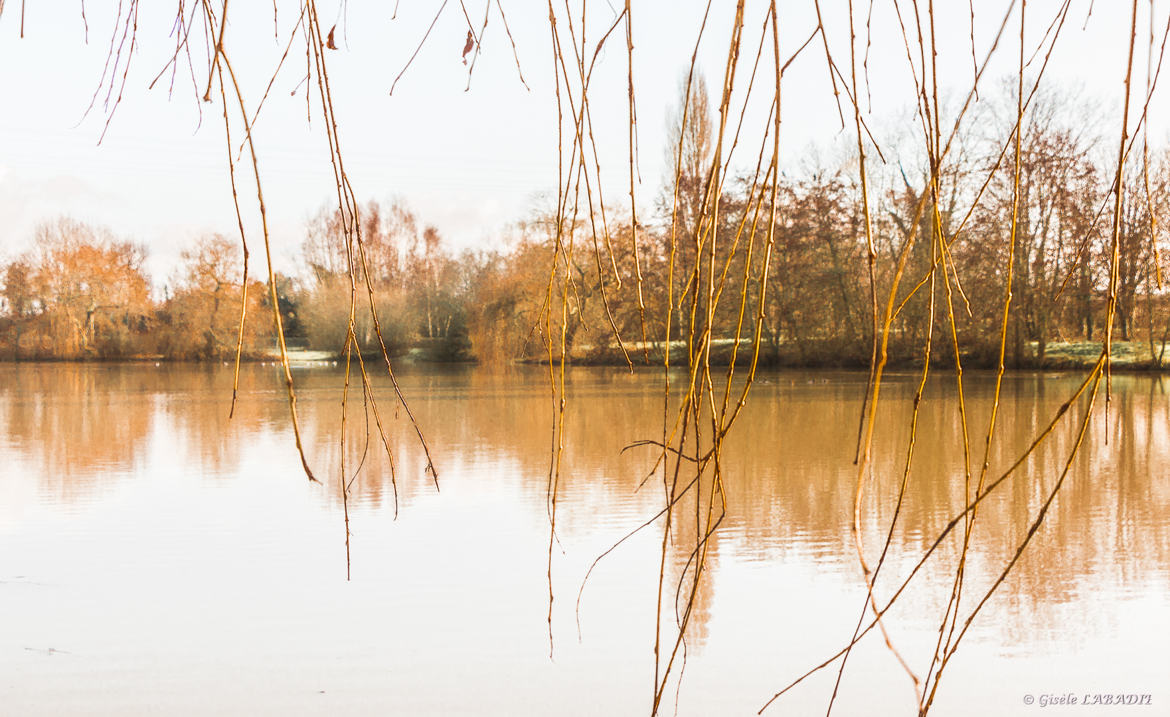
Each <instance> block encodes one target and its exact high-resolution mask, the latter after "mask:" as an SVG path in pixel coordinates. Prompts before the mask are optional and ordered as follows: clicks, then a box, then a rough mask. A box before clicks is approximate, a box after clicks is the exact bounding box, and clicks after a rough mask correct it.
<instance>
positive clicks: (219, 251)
mask: <svg viewBox="0 0 1170 717" xmlns="http://www.w3.org/2000/svg"><path fill="white" fill-rule="evenodd" d="M242 277H243V254H242V251H241V249H240V245H239V242H238V241H233V240H231V239H228V238H227V237H225V236H223V235H222V234H212V235H207V236H203V237H201V238H200V239H199V240H198V241H196V243H195V244H194V245H193V246H190V247H188V248H186V249H184V250H183V252H182V254H181V255H180V264H179V267H178V269H177V271H176V273H175V276H174V279H173V282H172V283H173V286H174V290H173V294H172V295H170V296H169V297H168V299H167V300H166V302H164V305H163V306H162V307H161V309H160V311H159V319H160V322H159V323H160V326H159V340H160V347H159V348H160V350H161V351H162V352H163V353H165V354H167V355H170V356H174V357H176V358H194V359H218V358H227V357H229V356H233V355H234V354H235V350H236V345H237V343H238V342H239V338H240V334H239V320H240V300H241V298H243V297H242V294H241V291H240V281H241V279H242ZM267 302H268V292H267V291H265V289H264V285H263V284H262V283H261V282H259V281H257V280H256V279H255V278H253V279H252V280H251V282H250V286H249V288H248V310H247V314H246V317H245V318H246V321H245V323H244V336H243V340H244V343H243V346H242V350H243V354H244V355H245V356H248V355H255V354H257V353H259V352H261V351H262V350H264V349H266V348H267V347H268V346H269V345H270V344H271V343H272V339H273V336H272V328H271V321H270V320H269V319H270V317H269V314H268V312H267V311H266V310H265V308H266V304H267Z"/></svg>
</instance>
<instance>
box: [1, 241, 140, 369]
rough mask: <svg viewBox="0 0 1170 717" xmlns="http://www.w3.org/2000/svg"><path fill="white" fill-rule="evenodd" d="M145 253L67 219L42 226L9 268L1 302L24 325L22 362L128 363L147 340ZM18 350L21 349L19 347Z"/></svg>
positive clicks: (134, 246)
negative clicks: (25, 359)
mask: <svg viewBox="0 0 1170 717" xmlns="http://www.w3.org/2000/svg"><path fill="white" fill-rule="evenodd" d="M145 257H146V252H145V249H144V248H143V247H142V246H140V245H137V244H133V243H131V242H127V241H121V240H118V239H116V238H115V237H113V235H111V234H110V232H109V231H108V230H105V229H100V228H94V227H92V226H90V225H87V224H84V223H81V222H78V221H75V220H72V219H67V218H62V219H57V220H56V221H54V222H50V223H47V224H42V225H41V226H40V227H38V228H37V230H36V232H35V235H34V247H33V248H32V249H31V250H30V251H29V252H28V253H26V254H25V255H24V256H22V257H21V258H20V259H19V260H18V261H17V263H16V265H14V266H16V267H17V268H15V269H10V270H9V272H6V273H7V274H8V276H7V278H8V280H9V282H10V283H11V287H7V286H6V297H7V300H8V302H9V304H10V311H11V310H12V308H11V307H18V308H19V313H20V316H21V319H22V322H23V323H26V324H27V325H28V326H29V331H28V336H27V338H28V339H29V340H28V341H27V345H25V344H24V343H23V342H20V345H18V346H16V350H17V351H18V352H19V353H21V354H22V355H28V356H33V357H57V358H96V357H107V356H125V355H129V354H131V353H134V352H136V351H140V350H141V349H142V348H143V347H144V346H145V344H147V343H148V342H147V341H145V339H146V337H147V336H148V329H149V319H150V313H151V310H152V308H153V306H152V301H151V297H150V280H149V278H148V277H147V275H146V272H145V269H144V268H143V262H144V260H145ZM22 347H23V348H22Z"/></svg>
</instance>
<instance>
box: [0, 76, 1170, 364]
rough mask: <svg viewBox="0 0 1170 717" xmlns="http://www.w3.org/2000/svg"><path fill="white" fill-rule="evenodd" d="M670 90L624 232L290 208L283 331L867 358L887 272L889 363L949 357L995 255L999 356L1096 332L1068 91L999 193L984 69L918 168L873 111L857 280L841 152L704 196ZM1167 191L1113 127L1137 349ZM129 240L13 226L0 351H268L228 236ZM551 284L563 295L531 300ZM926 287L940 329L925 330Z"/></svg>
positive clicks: (971, 328) (1162, 323) (992, 328)
mask: <svg viewBox="0 0 1170 717" xmlns="http://www.w3.org/2000/svg"><path fill="white" fill-rule="evenodd" d="M691 95H692V96H691V97H690V100H689V102H688V103H687V105H688V107H689V109H688V113H687V121H686V122H685V123H684V122H681V121H680V119H679V116H680V114H681V112H679V111H678V110H677V109H676V110H675V111H674V112H673V113H672V115H671V119H670V127H671V128H672V130H671V132H670V133H669V137H668V140H669V141H668V146H667V157H666V158H665V161H666V162H667V164H668V166H670V168H671V170H672V171H671V172H669V173H668V174H669V175H671V176H672V177H677V180H675V179H671V180H670V181H669V182H668V183H667V186H664V187H662V188H661V191H660V193H659V197H658V200H657V202H656V206H655V210H654V212H653V216H650V217H639V218H638V224H637V226H636V241H635V227H632V226H631V220H630V218H629V216H628V215H627V216H612V215H611V216H605V215H600V216H597V215H595V213H594V212H590V211H588V210H578V211H577V212H576V213H575V214H574V215H573V217H574V218H573V219H571V220H567V221H566V220H562V222H561V225H560V226H558V225H557V222H556V220H555V217H556V216H557V213H556V212H555V211H552V210H550V211H545V212H540V211H534V212H533V213H532V214H531V215H530V216H529V217H527V218H526V219H525V220H523V221H520V222H517V223H516V224H515V225H513V227H512V229H511V235H510V236H509V237H507V240H506V241H504V242H501V246H498V247H496V248H493V249H490V250H478V251H473V250H465V251H463V252H461V253H455V252H453V251H452V250H451V249H450V248H449V247H447V246H446V245H445V244H444V242H443V240H442V238H441V237H440V235H439V232H438V231H437V230H436V229H435V228H434V227H432V226H426V225H424V224H423V223H421V222H420V221H419V219H418V218H417V217H416V216H415V214H414V213H413V212H412V211H411V210H410V209H409V208H408V207H406V206H405V205H403V204H401V203H398V202H391V203H378V202H375V201H371V202H368V203H367V204H366V205H364V206H363V207H362V208H361V210H360V212H359V213H358V216H357V217H356V221H358V222H360V224H361V235H362V244H361V246H360V247H357V246H355V247H347V246H346V244H345V242H344V240H343V238H342V237H343V236H344V232H343V228H342V221H343V217H341V216H340V215H338V213H337V212H336V211H328V210H322V211H321V212H320V213H319V214H318V215H317V216H315V217H313V218H312V219H311V220H310V221H309V222H308V223H307V225H306V228H305V235H304V238H303V241H302V244H301V252H300V257H301V265H302V269H301V271H299V272H297V273H296V275H278V276H277V281H276V284H277V286H276V290H277V291H276V294H277V297H278V301H279V303H280V307H279V308H280V311H281V313H282V316H283V319H284V326H285V331H286V335H287V337H288V339H289V341H290V343H292V344H294V345H301V346H304V347H306V348H308V349H313V350H320V351H328V352H332V353H335V354H340V353H341V352H342V350H343V347H344V345H345V339H346V335H347V326H348V322H349V316H350V310H351V304H352V306H354V319H353V320H354V325H355V338H356V340H357V344H358V348H359V349H360V350H362V351H366V352H376V351H378V350H380V345H379V342H380V341H381V342H384V343H385V345H386V346H387V348H388V350H389V351H390V352H391V353H392V354H396V355H402V354H407V353H413V354H414V355H416V356H419V357H422V358H428V359H431V360H441V361H453V360H469V359H475V360H480V361H485V362H502V361H509V360H516V359H539V358H542V357H543V358H547V357H548V356H549V355H552V353H553V352H559V351H560V346H561V343H560V337H561V335H562V334H563V336H564V346H565V349H566V350H567V351H568V352H569V354H570V357H571V358H572V359H573V360H576V361H583V362H590V361H592V362H599V363H611V362H620V363H625V362H626V361H630V362H639V361H646V360H650V361H655V362H657V361H660V360H661V358H662V353H663V352H664V351H677V352H678V353H679V354H680V355H683V354H684V353H685V352H684V351H683V350H682V349H681V348H680V347H679V346H678V345H677V342H668V341H667V340H666V339H667V337H668V336H669V337H679V336H686V335H688V334H687V331H686V328H687V327H686V324H687V323H692V324H693V323H694V322H698V324H699V325H700V326H701V328H702V330H703V331H707V330H709V331H710V332H711V334H712V336H713V337H715V338H716V340H717V345H720V346H723V347H724V351H725V354H724V355H722V356H714V357H713V358H714V359H715V360H720V359H724V360H730V357H731V355H732V350H733V348H734V345H735V341H734V337H735V336H736V335H737V328H739V335H740V336H741V337H744V338H745V340H746V338H748V337H749V336H748V334H745V333H744V330H743V329H742V327H743V326H744V324H743V319H742V316H743V315H744V314H746V315H748V316H754V315H755V314H756V312H757V311H761V310H762V313H763V320H762V322H761V323H760V330H761V332H762V336H761V340H762V345H763V353H762V356H761V360H762V361H764V362H765V363H774V364H792V365H866V364H867V363H868V361H869V359H870V355H871V350H872V341H873V335H874V326H873V324H872V313H871V305H872V302H873V294H875V293H876V294H877V295H878V296H884V291H886V290H888V289H884V288H883V287H888V286H889V285H890V284H891V282H892V277H893V275H894V273H895V272H897V271H899V270H901V271H902V272H903V274H904V276H906V277H909V278H910V281H909V282H908V283H907V282H903V287H904V288H903V289H902V293H903V294H904V296H903V297H901V298H900V301H899V306H900V307H901V308H900V310H899V312H898V313H897V315H896V316H895V317H893V320H892V327H893V331H892V332H891V338H890V344H889V346H888V347H887V351H888V353H889V356H890V360H891V361H893V362H895V363H913V362H919V361H921V360H923V358H924V353H923V351H924V346H927V344H928V342H927V338H928V336H929V337H931V340H930V341H929V346H930V351H929V354H930V359H931V360H932V361H951V360H953V351H954V345H956V344H958V345H960V346H963V347H964V348H963V349H962V350H963V351H964V352H965V355H964V356H963V357H962V358H963V359H964V360H965V361H966V362H968V363H970V364H973V365H993V364H994V363H995V356H996V355H997V352H998V349H999V341H1000V336H1001V331H1002V328H1003V326H1004V318H1003V298H1004V295H1005V292H1006V291H1007V289H1008V287H1007V283H1008V276H1009V273H1010V276H1011V282H1010V283H1011V286H1010V291H1011V296H1012V303H1011V311H1010V312H1009V315H1008V317H1007V322H1006V327H1007V333H1006V337H1007V338H1006V357H1007V361H1008V363H1009V365H1016V366H1039V365H1054V364H1060V363H1064V362H1069V361H1071V360H1075V357H1073V356H1070V354H1069V353H1068V350H1066V349H1067V347H1068V346H1069V345H1071V344H1075V343H1076V342H1092V341H1100V340H1101V339H1102V338H1103V336H1104V331H1105V326H1104V316H1105V304H1106V300H1107V294H1108V285H1109V272H1110V265H1111V262H1110V258H1111V253H1112V245H1111V242H1110V236H1109V234H1110V227H1111V221H1112V216H1111V214H1110V212H1111V211H1112V202H1111V201H1109V198H1110V197H1111V196H1112V192H1113V191H1114V183H1115V182H1114V180H1115V176H1114V175H1113V174H1112V172H1111V171H1110V169H1108V167H1109V166H1110V161H1111V160H1110V158H1109V157H1108V155H1107V152H1105V151H1103V150H1104V147H1103V142H1102V133H1101V132H1100V131H1099V129H1097V125H1095V123H1093V122H1091V121H1087V118H1089V117H1090V115H1091V113H1090V109H1089V107H1090V105H1089V104H1088V103H1086V102H1082V101H1078V100H1077V99H1075V98H1074V97H1072V96H1070V95H1069V94H1067V93H1064V94H1061V93H1059V92H1054V91H1051V90H1047V91H1042V92H1041V93H1040V94H1039V95H1038V96H1037V97H1036V98H1035V99H1034V100H1033V101H1032V102H1031V103H1030V105H1029V109H1028V111H1027V113H1026V115H1025V121H1024V123H1023V127H1022V130H1021V137H1020V161H1019V185H1018V186H1019V190H1018V192H1017V191H1015V189H1014V187H1015V186H1016V184H1015V173H1016V166H1015V161H1014V151H1013V148H1012V143H1011V137H1012V133H1013V130H1014V123H1015V108H1014V106H1013V105H1014V100H1011V98H1010V93H1009V92H1007V91H1005V92H1002V93H1000V96H999V97H998V98H995V97H992V98H988V99H987V100H985V101H984V102H983V103H982V108H981V112H982V115H981V117H980V121H978V122H974V123H972V127H973V128H974V129H972V130H968V131H967V132H966V133H965V134H964V135H963V136H962V137H960V139H959V149H958V150H957V151H956V152H953V153H952V156H953V157H954V158H953V159H949V160H948V166H947V167H945V168H942V169H941V170H940V176H941V180H940V181H939V182H938V184H937V186H933V187H932V186H931V185H930V184H929V182H928V181H927V178H928V177H930V176H931V172H930V171H929V168H928V167H924V166H922V165H923V162H922V161H921V159H920V157H921V156H922V155H924V154H925V153H924V152H921V151H919V148H915V147H913V146H906V144H907V143H906V142H904V141H903V142H899V141H898V139H897V134H896V133H894V134H895V136H894V140H892V141H888V142H885V143H883V144H875V146H874V147H873V148H872V149H873V150H874V151H879V152H881V153H882V154H881V156H882V157H883V158H884V159H885V162H884V163H883V164H881V165H880V167H879V169H878V170H877V171H875V172H873V174H872V176H870V177H869V191H868V194H867V196H866V197H865V199H866V202H865V203H867V204H868V207H869V214H868V218H869V223H870V233H871V236H872V242H873V250H874V254H873V277H874V282H873V284H872V286H871V280H870V252H869V245H868V243H867V241H866V238H865V237H866V230H865V224H866V212H865V205H864V204H863V201H862V192H861V187H860V178H859V176H858V174H857V162H856V155H855V153H854V154H850V153H849V152H845V151H843V152H840V153H838V156H837V157H836V158H834V159H824V158H821V159H819V160H816V161H813V160H806V161H805V162H804V163H803V165H802V166H800V167H799V171H796V172H793V173H792V174H791V175H787V174H782V175H781V176H779V177H775V178H774V177H768V178H765V179H763V180H761V178H759V177H753V176H751V175H750V174H747V173H745V174H743V175H741V176H739V177H738V178H737V179H728V180H726V182H727V183H728V184H730V185H732V186H725V187H724V188H723V191H722V192H721V193H720V200H719V206H718V207H717V208H716V211H715V212H707V213H704V211H703V210H704V208H705V207H704V202H705V201H707V197H708V196H710V192H709V191H707V188H706V187H705V185H704V171H705V169H704V168H705V167H708V166H709V165H710V161H711V151H712V144H713V139H712V128H711V124H712V120H711V112H710V108H709V100H708V99H707V97H706V89H705V86H704V83H703V82H702V81H701V78H700V81H697V82H695V83H693V84H692V86H691ZM679 106H680V107H681V106H683V102H682V98H680V101H679ZM674 169H677V173H676V172H674V171H673V170H674ZM752 187H755V190H754V191H753V189H752ZM1168 189H1170V155H1168V154H1167V152H1166V150H1165V149H1164V148H1159V149H1158V150H1156V151H1151V150H1148V149H1145V148H1144V146H1143V147H1137V148H1136V149H1135V150H1133V151H1132V152H1131V154H1130V159H1129V161H1128V163H1127V172H1126V173H1125V177H1124V179H1123V182H1122V186H1121V188H1120V192H1121V194H1122V203H1121V206H1122V217H1121V223H1120V234H1119V239H1118V253H1119V259H1120V261H1119V264H1118V267H1119V269H1118V272H1119V276H1118V294H1119V295H1118V307H1117V324H1116V328H1115V338H1116V339H1120V340H1121V341H1123V342H1124V341H1128V342H1132V343H1134V344H1135V345H1138V346H1140V351H1141V353H1142V356H1143V357H1144V358H1143V360H1144V361H1146V362H1148V363H1149V364H1151V365H1155V366H1158V367H1161V366H1162V365H1163V360H1164V348H1165V344H1166V342H1167V340H1168V339H1170V307H1168V306H1167V302H1166V291H1165V284H1166V282H1167V281H1168V280H1170V279H1168V278H1167V277H1164V276H1163V274H1164V269H1165V266H1166V261H1167V254H1168V251H1167V249H1168V248H1167V247H1165V246H1164V245H1165V232H1164V230H1163V229H1162V227H1164V226H1165V225H1166V220H1167V214H1168V213H1170V195H1168V191H1167V190H1168ZM773 195H774V197H775V198H774V200H773V198H772V197H773ZM924 195H926V196H925V197H924ZM701 216H714V217H715V220H714V223H713V226H707V227H699V226H696V224H697V222H698V218H699V217H701ZM769 217H774V218H775V225H774V231H773V234H772V235H771V236H770V237H767V239H766V241H767V242H768V243H769V244H770V245H771V246H770V251H765V249H766V247H765V246H762V245H760V246H752V247H749V246H745V242H746V240H745V239H743V237H745V236H753V241H754V242H759V241H764V240H759V239H756V238H754V237H756V236H758V235H759V234H760V232H751V231H745V229H750V226H751V225H752V224H755V225H756V226H766V225H767V221H768V218H769ZM1013 218H1014V221H1013ZM1013 226H1014V234H1013V232H1012V227H1013ZM932 236H941V237H942V238H943V241H942V242H932V241H930V240H929V238H930V237H932ZM570 243H575V244H576V248H575V250H573V251H566V249H565V247H566V245H570ZM940 247H941V249H940ZM903 256H904V257H905V258H904V261H902V262H901V263H900V261H899V259H900V258H901V257H903ZM145 258H146V250H145V248H144V247H143V246H141V245H138V244H134V243H132V242H129V241H126V240H123V239H121V238H119V237H116V236H114V235H113V234H112V233H111V232H109V231H108V230H106V229H103V228H100V227H95V226H92V225H89V224H86V223H83V222H79V221H76V220H73V219H67V218H63V219H57V220H55V221H52V222H49V223H46V224H44V225H42V226H40V227H39V228H38V229H37V230H36V231H35V235H34V237H33V242H32V248H31V249H29V250H28V251H26V252H24V253H23V254H21V255H19V256H16V257H14V258H11V259H10V260H8V261H7V262H6V263H4V264H3V265H2V266H0V279H2V281H3V291H2V293H0V355H3V356H6V357H10V358H14V359H89V358H123V357H133V356H144V355H150V356H163V357H167V358H174V359H197V360H200V359H201V360H211V359H226V358H228V357H231V356H234V354H235V351H236V347H237V344H240V345H241V347H242V352H243V354H244V355H245V356H246V357H259V356H263V355H267V354H269V353H270V352H271V351H272V349H273V347H274V345H275V336H274V334H273V329H272V327H271V323H272V321H271V308H272V307H271V295H270V293H269V291H268V289H267V287H266V286H265V285H263V284H262V283H261V282H260V281H258V280H255V279H252V278H249V279H248V285H247V287H246V289H247V290H246V291H245V290H244V289H245V287H243V286H242V285H241V281H242V278H243V276H242V254H241V250H240V246H239V241H238V240H235V239H231V238H228V237H225V236H223V235H219V234H214V235H208V236H205V237H203V238H201V239H199V240H198V241H196V242H195V243H194V244H193V245H192V246H190V247H188V248H187V249H185V250H184V251H183V252H182V255H181V260H180V263H179V266H178V267H177V269H176V270H175V272H174V274H173V276H171V277H170V278H169V280H168V281H167V282H165V288H164V290H163V292H162V293H163V296H162V297H161V298H160V297H157V296H155V292H154V291H153V290H152V287H153V286H155V282H154V279H153V278H152V277H150V276H149V275H148V273H147V271H146V269H145V266H144V262H145ZM1009 260H1010V261H1009ZM554 261H560V262H562V263H563V270H562V271H563V273H562V274H561V275H560V277H559V278H554V277H553V276H550V267H551V266H552V262H554ZM351 266H352V270H351ZM899 266H901V269H899ZM944 272H945V275H944ZM765 275H766V276H767V279H768V280H767V282H762V281H760V279H762V278H764V276H765ZM728 276H735V277H739V276H747V277H751V278H752V281H751V282H750V283H751V285H752V286H754V287H757V288H756V289H755V290H754V292H751V294H750V295H749V296H747V297H746V301H747V305H745V306H743V307H740V306H738V305H737V302H719V303H718V304H717V305H716V306H715V308H714V309H712V310H711V311H710V312H707V311H706V307H705V306H704V304H703V299H704V292H702V291H699V289H698V287H699V286H700V284H701V283H702V282H704V281H707V280H708V279H709V278H711V277H724V278H726V277H728ZM944 278H945V279H946V281H944ZM635 287H636V289H637V290H635ZM759 287H766V289H765V290H764V292H763V294H762V295H761V291H760V289H759ZM566 294H567V296H568V302H567V303H566V304H564V306H566V307H567V308H566V309H565V310H564V311H561V310H560V309H559V308H558V310H557V311H550V307H554V306H555V307H560V306H562V302H561V299H562V296H563V295H566ZM371 296H372V297H373V298H372V307H373V309H374V310H371V299H370V297H371ZM351 299H353V301H352V302H351ZM242 301H246V308H247V311H246V312H245V320H244V321H243V323H242V325H241V322H240V313H241V312H240V307H241V302H242ZM944 305H946V306H949V307H950V313H953V314H954V316H955V317H956V319H955V331H956V332H957V333H958V335H959V336H960V337H961V339H962V340H961V341H958V342H955V341H952V340H950V339H949V338H948V337H949V336H950V335H951V333H950V332H951V327H950V323H949V320H948V319H947V315H948V311H947V310H943V309H940V307H942V306H944ZM375 310H376V315H377V318H378V321H377V325H378V326H379V327H380V332H379V331H377V330H376V328H375V321H374V315H375ZM932 317H933V318H932ZM378 333H380V334H381V337H380V339H379V336H378ZM552 336H556V337H557V341H555V342H553V341H551V340H550V337H552ZM1056 346H1060V347H1063V348H1062V349H1060V350H1054V347H1056ZM684 360H685V359H684Z"/></svg>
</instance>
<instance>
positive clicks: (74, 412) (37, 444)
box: [0, 363, 168, 502]
mask: <svg viewBox="0 0 1170 717" xmlns="http://www.w3.org/2000/svg"><path fill="white" fill-rule="evenodd" d="M2 371H3V377H2V378H0V420H2V421H3V431H4V434H5V435H6V436H7V437H8V440H9V441H10V442H11V443H12V445H13V447H14V449H15V450H16V451H17V452H19V453H22V454H24V455H25V456H26V457H27V458H28V459H29V460H30V461H32V462H33V464H34V465H36V466H37V471H36V473H37V479H38V481H39V482H40V484H41V489H42V490H43V491H45V492H46V493H48V494H49V495H51V496H53V497H54V498H55V499H58V500H62V501H67V502H68V501H74V500H78V499H81V498H84V497H87V496H89V495H90V494H92V493H93V492H94V491H96V490H98V489H99V488H101V487H105V485H107V484H109V483H110V482H111V481H112V480H116V479H118V478H120V477H123V476H125V475H126V473H125V471H126V470H127V469H129V468H130V467H131V466H133V465H134V463H135V462H136V461H137V460H138V459H140V458H141V456H142V454H143V452H144V450H145V448H146V441H145V439H146V438H147V436H148V434H149V432H150V429H151V421H152V413H153V407H152V403H153V401H154V400H155V399H156V398H157V397H158V396H159V395H161V394H162V393H163V392H165V391H166V390H167V385H168V381H167V379H166V378H164V377H163V376H161V375H160V374H159V373H158V372H152V371H149V370H146V369H139V368H137V367H135V368H133V369H130V370H128V369H127V367H123V366H118V365H108V364H67V363H66V364H51V365H37V364H12V365H9V366H5V367H4V368H3V369H2Z"/></svg>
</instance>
